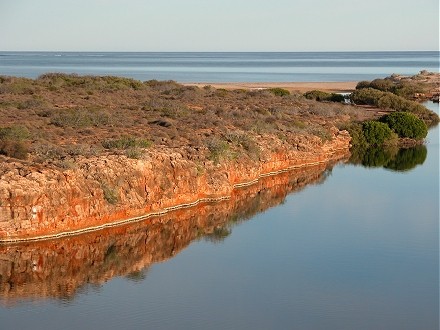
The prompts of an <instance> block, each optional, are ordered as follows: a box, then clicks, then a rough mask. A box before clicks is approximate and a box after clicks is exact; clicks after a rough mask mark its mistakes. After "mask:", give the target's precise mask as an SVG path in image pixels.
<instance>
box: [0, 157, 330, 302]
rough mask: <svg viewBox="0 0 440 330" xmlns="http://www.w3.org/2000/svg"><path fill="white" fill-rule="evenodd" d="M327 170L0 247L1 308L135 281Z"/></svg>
mask: <svg viewBox="0 0 440 330" xmlns="http://www.w3.org/2000/svg"><path fill="white" fill-rule="evenodd" d="M328 166H329V164H324V163H321V164H318V165H314V166H310V167H303V168H299V169H296V170H293V171H289V172H285V173H282V174H280V175H276V176H269V177H264V178H262V179H261V180H259V181H258V182H257V183H256V184H254V185H251V186H247V187H243V188H238V189H235V190H233V191H232V194H231V196H230V198H229V200H224V201H221V202H216V203H205V204H200V205H198V206H196V207H195V208H186V209H180V210H176V211H172V212H169V213H167V214H166V215H164V216H160V217H153V218H150V219H147V220H145V221H142V222H137V223H132V224H128V225H125V226H118V227H114V228H109V229H106V230H101V231H96V232H93V233H87V234H84V235H78V236H74V237H67V238H64V239H58V240H48V241H42V242H27V243H20V244H17V245H4V246H0V302H2V303H3V304H14V303H15V302H18V301H20V300H22V299H45V298H57V299H71V298H72V297H74V296H75V295H76V293H77V292H78V290H79V289H80V288H84V287H85V290H87V287H86V286H87V285H92V286H96V285H100V284H102V283H104V282H106V281H108V280H109V279H111V278H113V277H115V276H125V277H126V278H127V279H128V280H134V281H137V280H142V279H143V278H144V277H145V276H146V275H147V271H148V267H150V266H151V265H152V264H154V263H156V262H160V261H164V260H166V259H168V258H171V257H173V256H174V255H176V254H177V253H179V251H181V250H182V249H184V248H185V247H186V246H188V244H190V243H191V242H192V241H193V240H195V239H200V238H202V237H203V238H204V239H206V240H208V241H213V242H216V241H221V240H222V239H225V237H227V235H228V234H229V233H230V232H231V230H232V229H233V226H234V225H235V224H237V223H239V222H240V221H243V220H245V219H248V218H249V217H251V216H252V215H254V214H256V213H258V212H261V211H263V210H266V209H268V208H270V207H272V206H275V205H278V204H279V203H281V202H282V201H283V200H284V199H285V197H286V195H287V194H288V193H290V192H293V191H298V190H300V189H302V188H303V187H305V186H306V185H308V184H313V183H318V182H321V181H322V180H324V179H325V173H326V172H325V171H326V168H328Z"/></svg>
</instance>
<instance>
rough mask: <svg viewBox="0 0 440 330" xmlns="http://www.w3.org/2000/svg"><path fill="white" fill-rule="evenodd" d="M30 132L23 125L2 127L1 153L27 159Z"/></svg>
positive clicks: (0, 138) (0, 129) (0, 137)
mask: <svg viewBox="0 0 440 330" xmlns="http://www.w3.org/2000/svg"><path fill="white" fill-rule="evenodd" d="M29 138H30V133H29V131H28V129H27V128H25V127H22V126H10V127H3V128H1V127H0V155H5V156H8V157H13V158H17V159H26V157H27V154H28V152H29V143H28V141H27V140H28V139H29Z"/></svg>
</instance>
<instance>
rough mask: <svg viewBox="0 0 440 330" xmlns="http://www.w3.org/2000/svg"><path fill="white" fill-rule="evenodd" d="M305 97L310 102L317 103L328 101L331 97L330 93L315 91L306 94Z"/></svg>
mask: <svg viewBox="0 0 440 330" xmlns="http://www.w3.org/2000/svg"><path fill="white" fill-rule="evenodd" d="M304 97H305V98H306V99H309V100H316V101H327V100H328V99H329V98H330V97H331V95H330V93H327V92H323V91H319V90H313V91H309V92H306V93H304Z"/></svg>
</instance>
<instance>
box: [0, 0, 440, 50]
mask: <svg viewBox="0 0 440 330" xmlns="http://www.w3.org/2000/svg"><path fill="white" fill-rule="evenodd" d="M438 49H439V3H438V0H271V1H269V0H216V1H213V0H160V1H159V0H156V1H152V0H63V1H60V0H0V51H373V50H438Z"/></svg>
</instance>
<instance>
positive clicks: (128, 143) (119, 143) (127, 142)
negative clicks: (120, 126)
mask: <svg viewBox="0 0 440 330" xmlns="http://www.w3.org/2000/svg"><path fill="white" fill-rule="evenodd" d="M151 144H152V142H151V141H150V140H146V139H137V138H135V137H132V136H123V137H121V138H119V139H111V140H105V141H103V142H102V146H103V147H104V148H106V149H123V150H127V149H131V148H149V147H150V146H151Z"/></svg>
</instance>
